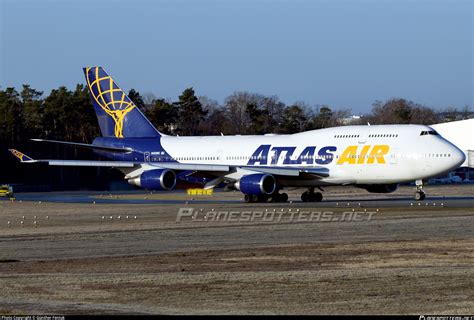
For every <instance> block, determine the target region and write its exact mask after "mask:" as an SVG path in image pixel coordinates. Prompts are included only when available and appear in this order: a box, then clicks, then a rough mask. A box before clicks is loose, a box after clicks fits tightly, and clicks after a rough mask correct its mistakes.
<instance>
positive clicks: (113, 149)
mask: <svg viewBox="0 0 474 320" xmlns="http://www.w3.org/2000/svg"><path fill="white" fill-rule="evenodd" d="M31 141H36V142H49V143H57V144H64V145H68V146H71V147H78V148H86V149H95V150H102V151H110V152H125V153H129V152H132V151H133V150H132V149H131V148H117V147H106V146H98V145H94V144H87V143H77V142H66V141H58V140H45V139H31Z"/></svg>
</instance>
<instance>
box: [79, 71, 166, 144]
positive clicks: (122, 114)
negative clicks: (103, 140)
mask: <svg viewBox="0 0 474 320" xmlns="http://www.w3.org/2000/svg"><path fill="white" fill-rule="evenodd" d="M84 74H85V76H86V81H87V85H88V87H89V92H90V94H91V99H92V103H93V104H94V108H95V112H96V114H97V119H98V120H99V126H100V131H101V132H102V136H104V137H115V138H144V137H158V136H160V135H161V134H160V133H159V132H158V130H156V129H155V127H153V125H152V124H151V123H150V121H148V119H147V118H146V117H145V116H144V115H143V113H141V111H140V109H138V107H137V106H136V105H135V104H134V103H133V102H132V100H130V98H129V97H128V96H127V95H126V94H125V92H123V91H122V89H120V88H119V87H118V86H117V84H116V83H115V82H114V80H112V78H111V77H110V76H109V75H108V74H107V73H106V72H105V70H104V69H103V68H102V67H89V68H84Z"/></svg>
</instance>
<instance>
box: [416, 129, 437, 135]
mask: <svg viewBox="0 0 474 320" xmlns="http://www.w3.org/2000/svg"><path fill="white" fill-rule="evenodd" d="M426 135H433V136H439V133H438V132H436V131H434V130H429V131H421V133H420V136H426Z"/></svg>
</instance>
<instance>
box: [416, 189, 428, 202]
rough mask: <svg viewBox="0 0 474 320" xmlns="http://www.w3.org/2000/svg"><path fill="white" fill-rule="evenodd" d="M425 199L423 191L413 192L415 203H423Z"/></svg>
mask: <svg viewBox="0 0 474 320" xmlns="http://www.w3.org/2000/svg"><path fill="white" fill-rule="evenodd" d="M425 198H426V194H425V193H424V192H423V191H417V192H415V200H417V201H423V200H425Z"/></svg>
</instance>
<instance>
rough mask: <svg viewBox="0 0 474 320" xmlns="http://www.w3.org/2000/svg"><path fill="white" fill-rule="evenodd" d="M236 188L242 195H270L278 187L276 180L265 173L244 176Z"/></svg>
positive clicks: (236, 184)
mask: <svg viewBox="0 0 474 320" xmlns="http://www.w3.org/2000/svg"><path fill="white" fill-rule="evenodd" d="M234 186H235V188H236V189H237V190H240V191H241V192H242V193H244V194H251V195H270V194H272V193H274V192H275V190H276V187H277V185H276V181H275V178H274V177H273V176H272V175H270V174H264V173H259V174H250V175H247V176H243V177H242V178H240V180H239V181H237V182H236V183H235V184H234Z"/></svg>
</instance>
